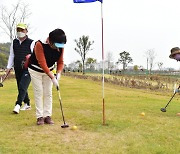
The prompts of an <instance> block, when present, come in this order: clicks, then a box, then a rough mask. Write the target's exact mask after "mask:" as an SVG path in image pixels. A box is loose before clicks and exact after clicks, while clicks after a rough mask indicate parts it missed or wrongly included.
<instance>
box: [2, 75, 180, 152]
mask: <svg viewBox="0 0 180 154" xmlns="http://www.w3.org/2000/svg"><path fill="white" fill-rule="evenodd" d="M60 85H61V96H62V103H63V109H64V114H65V120H66V121H67V123H68V124H69V125H70V128H66V129H62V128H61V125H62V124H63V122H62V117H61V112H60V107H59V101H58V94H57V91H56V90H55V88H53V116H52V118H53V120H54V122H55V125H53V126H49V125H44V126H37V125H36V117H35V106H34V101H33V91H32V86H31V85H30V88H29V93H30V97H31V98H32V99H31V100H32V101H31V105H32V110H30V111H21V112H20V114H18V115H15V114H13V113H12V110H13V107H14V103H15V100H16V95H17V94H16V93H17V90H16V82H15V80H14V79H11V80H7V81H5V82H4V87H3V88H0V154H4V153H13V154H21V153H26V154H31V153H33V154H34V153H35V154H41V153H53V154H54V153H58V154H59V153H60V154H70V153H77V154H79V153H80V154H81V153H83V154H86V153H87V154H95V153H96V154H109V153H112V154H179V153H180V116H176V113H177V112H180V100H179V95H177V96H175V98H174V99H173V101H172V102H171V103H170V105H169V106H168V108H167V112H166V113H163V112H161V111H160V108H161V107H164V106H165V105H166V103H167V102H168V101H169V99H170V97H171V95H172V93H162V92H155V91H148V90H138V89H131V88H124V87H119V86H116V85H111V84H105V107H106V110H105V113H106V125H105V126H103V125H102V84H101V83H100V82H94V81H90V80H83V79H74V78H71V77H65V76H63V77H62V79H61V81H60ZM141 112H145V114H146V115H145V116H141V115H140V113H141ZM73 125H76V126H77V127H78V129H77V130H75V131H74V130H71V127H72V126H73Z"/></svg>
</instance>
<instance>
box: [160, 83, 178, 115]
mask: <svg viewBox="0 0 180 154" xmlns="http://www.w3.org/2000/svg"><path fill="white" fill-rule="evenodd" d="M179 88H180V85H179V87H178V88H177V89H178V90H179ZM176 93H177V92H176V91H174V94H173V96H172V97H171V99H170V100H169V102H168V103H167V104H166V106H165V107H164V108H161V111H162V112H166V107H167V106H168V105H169V103H170V102H171V100H172V99H173V98H174V96H175V95H176Z"/></svg>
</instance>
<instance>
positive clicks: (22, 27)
mask: <svg viewBox="0 0 180 154" xmlns="http://www.w3.org/2000/svg"><path fill="white" fill-rule="evenodd" d="M17 28H21V29H27V27H24V26H17Z"/></svg>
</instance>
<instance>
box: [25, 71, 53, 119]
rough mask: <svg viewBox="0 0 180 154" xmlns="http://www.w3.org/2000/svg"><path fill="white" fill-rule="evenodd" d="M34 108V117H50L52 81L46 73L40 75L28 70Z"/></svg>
mask: <svg viewBox="0 0 180 154" xmlns="http://www.w3.org/2000/svg"><path fill="white" fill-rule="evenodd" d="M28 70H29V73H30V76H31V81H32V86H33V91H34V100H35V106H36V117H37V118H40V117H46V116H51V115H52V85H53V83H52V81H51V79H50V77H49V76H48V75H47V74H46V73H41V72H37V71H34V70H32V69H30V68H28Z"/></svg>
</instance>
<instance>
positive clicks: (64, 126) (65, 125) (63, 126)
mask: <svg viewBox="0 0 180 154" xmlns="http://www.w3.org/2000/svg"><path fill="white" fill-rule="evenodd" d="M57 92H58V97H59V103H60V107H61V113H62V118H63V122H64V124H63V125H62V126H61V128H67V127H69V125H68V124H67V123H66V122H65V118H64V113H63V108H62V100H61V95H60V90H59V87H57Z"/></svg>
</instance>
